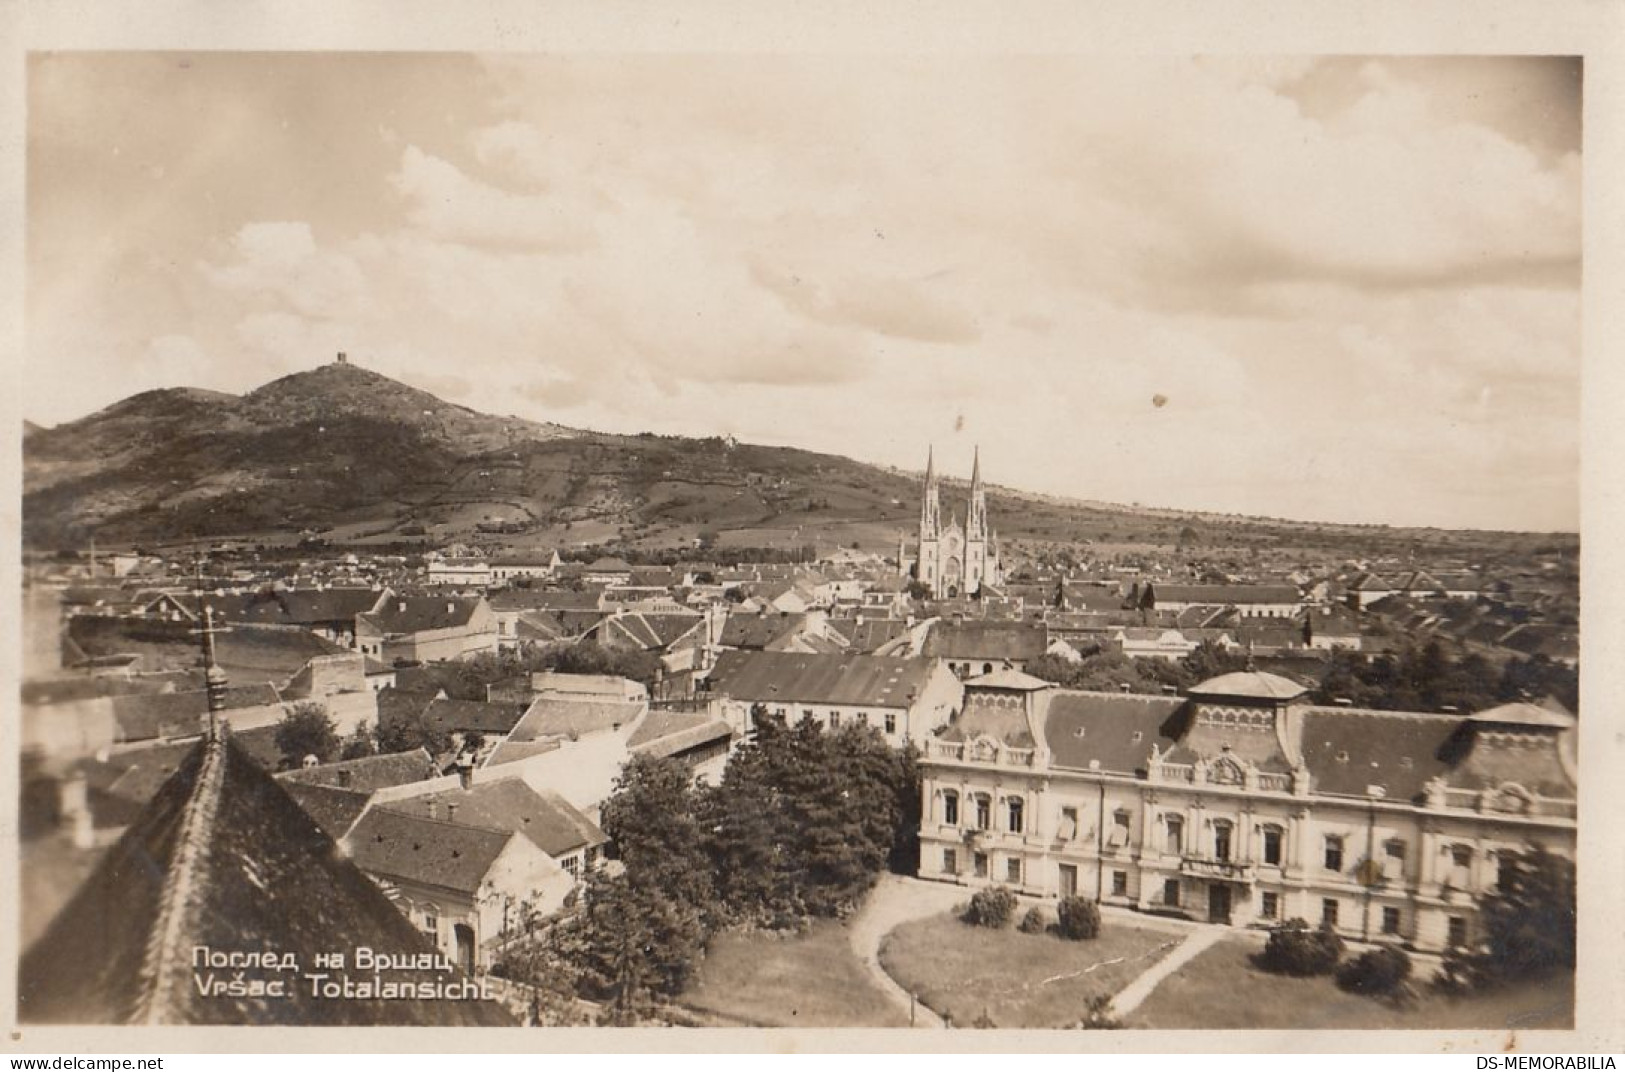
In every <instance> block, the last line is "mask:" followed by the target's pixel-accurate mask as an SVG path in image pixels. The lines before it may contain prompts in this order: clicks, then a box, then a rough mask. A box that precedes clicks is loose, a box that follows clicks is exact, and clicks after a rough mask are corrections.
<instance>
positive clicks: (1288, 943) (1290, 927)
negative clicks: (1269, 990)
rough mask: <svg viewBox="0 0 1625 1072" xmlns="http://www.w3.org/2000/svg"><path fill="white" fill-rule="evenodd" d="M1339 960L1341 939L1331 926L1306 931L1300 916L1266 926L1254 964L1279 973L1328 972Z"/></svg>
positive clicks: (1303, 974) (1341, 949) (1314, 973)
mask: <svg viewBox="0 0 1625 1072" xmlns="http://www.w3.org/2000/svg"><path fill="white" fill-rule="evenodd" d="M1342 959H1343V939H1342V938H1340V937H1338V934H1337V932H1336V931H1335V930H1333V929H1332V928H1331V927H1329V926H1326V925H1324V924H1323V925H1322V926H1321V927H1320V928H1319V929H1318V930H1310V929H1309V924H1308V922H1306V921H1305V920H1301V919H1289V920H1287V921H1286V922H1285V923H1280V924H1277V925H1276V926H1275V927H1272V928H1271V929H1270V936H1269V940H1268V941H1267V942H1265V944H1264V951H1263V953H1261V954H1259V957H1258V965H1259V967H1261V968H1263V969H1264V970H1265V971H1270V972H1275V973H1277V974H1280V975H1296V976H1307V975H1329V974H1331V973H1332V972H1333V971H1336V970H1337V963H1338V961H1340V960H1342Z"/></svg>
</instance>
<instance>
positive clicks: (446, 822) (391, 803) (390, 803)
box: [372, 778, 524, 836]
mask: <svg viewBox="0 0 1625 1072" xmlns="http://www.w3.org/2000/svg"><path fill="white" fill-rule="evenodd" d="M506 780H507V779H504V781H506ZM516 780H518V781H523V780H524V779H523V778H519V779H516ZM439 792H441V790H438V789H437V790H432V791H430V792H428V793H424V794H422V796H415V797H401V798H400V799H399V800H386V801H383V802H382V803H380V804H375V805H373V809H372V810H374V811H387V812H389V814H391V815H397V816H399V817H400V818H402V819H413V820H416V821H417V822H421V823H434V824H435V825H436V826H455V827H456V828H457V829H459V830H478V831H479V832H480V833H482V834H501V835H503V836H507V835H510V834H512V833H514V831H512V830H503V829H502V828H500V827H495V826H481V825H480V824H478V823H465V822H458V821H457V820H455V819H431V818H430V817H429V816H427V815H415V814H413V813H411V812H409V811H406V810H405V809H404V808H402V807H401V806H400V805H403V804H405V803H406V802H407V801H411V800H422V799H424V797H431V796H434V795H435V794H436V793H439Z"/></svg>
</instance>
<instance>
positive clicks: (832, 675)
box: [709, 651, 934, 708]
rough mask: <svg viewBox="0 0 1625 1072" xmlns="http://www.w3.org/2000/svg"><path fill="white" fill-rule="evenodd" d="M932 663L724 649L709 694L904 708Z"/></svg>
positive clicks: (749, 700) (918, 690) (921, 687)
mask: <svg viewBox="0 0 1625 1072" xmlns="http://www.w3.org/2000/svg"><path fill="white" fill-rule="evenodd" d="M933 665H934V664H933V663H932V662H931V661H930V660H928V659H923V658H903V659H892V658H884V657H881V656H876V655H800V654H795V653H790V652H775V651H725V652H723V653H721V654H720V655H719V656H717V664H716V666H715V667H714V668H713V669H712V670H711V676H710V678H709V680H710V682H711V691H712V692H713V693H715V694H717V695H719V696H728V697H730V698H732V699H734V700H739V701H742V702H745V703H755V702H758V701H759V702H762V703H773V702H775V701H777V702H781V703H787V702H793V703H825V704H850V705H853V706H869V707H896V708H906V707H908V706H909V705H910V704H911V703H912V700H911V699H910V697H911V696H918V695H919V694H920V693H921V692H922V691H923V690H924V688H925V684H926V682H927V680H928V679H929V678H930V675H931V671H932V668H933Z"/></svg>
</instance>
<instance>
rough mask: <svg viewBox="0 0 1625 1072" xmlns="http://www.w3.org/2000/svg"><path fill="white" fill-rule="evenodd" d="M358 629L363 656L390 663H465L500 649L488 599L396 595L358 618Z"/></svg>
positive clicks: (358, 642) (359, 644) (357, 641)
mask: <svg viewBox="0 0 1625 1072" xmlns="http://www.w3.org/2000/svg"><path fill="white" fill-rule="evenodd" d="M355 629H356V647H357V648H358V649H359V650H360V651H361V653H362V654H364V655H371V656H373V657H374V658H376V659H379V660H381V661H383V662H385V663H399V662H436V661H446V660H451V659H463V658H466V657H468V656H470V655H477V654H479V653H480V652H487V651H495V650H496V647H497V631H496V621H495V619H494V618H493V616H492V614H491V606H490V604H489V603H487V602H486V601H485V599H484V598H482V597H472V598H469V597H450V598H441V597H437V596H395V597H393V598H391V599H389V600H388V601H386V602H384V603H383V604H382V605H381V606H379V607H378V609H376V610H373V611H369V612H367V613H365V614H360V615H357V616H356V624H355Z"/></svg>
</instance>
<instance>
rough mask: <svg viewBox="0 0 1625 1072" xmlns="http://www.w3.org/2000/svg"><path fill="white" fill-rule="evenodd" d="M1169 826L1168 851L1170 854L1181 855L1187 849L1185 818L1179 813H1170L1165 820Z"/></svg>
mask: <svg viewBox="0 0 1625 1072" xmlns="http://www.w3.org/2000/svg"><path fill="white" fill-rule="evenodd" d="M1163 823H1164V824H1165V825H1166V826H1167V828H1168V843H1167V845H1166V847H1165V848H1166V851H1167V852H1168V854H1169V855H1170V856H1179V855H1181V854H1183V853H1184V851H1185V820H1183V819H1181V818H1180V817H1179V816H1177V815H1170V816H1168V817H1167V818H1166V819H1164V820H1163Z"/></svg>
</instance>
